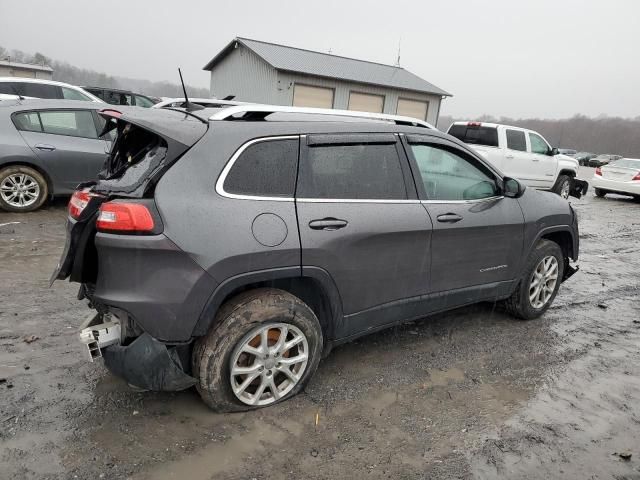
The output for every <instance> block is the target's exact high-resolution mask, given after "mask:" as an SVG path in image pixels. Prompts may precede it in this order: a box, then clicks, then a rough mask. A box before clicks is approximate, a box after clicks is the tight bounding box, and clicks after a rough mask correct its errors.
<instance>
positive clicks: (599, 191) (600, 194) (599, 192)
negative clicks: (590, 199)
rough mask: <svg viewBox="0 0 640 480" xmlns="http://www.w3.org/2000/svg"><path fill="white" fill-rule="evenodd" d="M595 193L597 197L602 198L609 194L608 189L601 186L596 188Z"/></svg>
mask: <svg viewBox="0 0 640 480" xmlns="http://www.w3.org/2000/svg"><path fill="white" fill-rule="evenodd" d="M595 194H596V197H600V198H602V197H604V196H605V195H606V194H607V191H606V190H602V189H601V188H596V189H595Z"/></svg>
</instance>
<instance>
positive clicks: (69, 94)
mask: <svg viewBox="0 0 640 480" xmlns="http://www.w3.org/2000/svg"><path fill="white" fill-rule="evenodd" d="M0 93H4V94H7V95H18V96H21V97H31V98H44V99H60V100H84V101H89V102H98V103H102V100H100V99H99V98H98V97H95V96H93V95H92V94H90V93H89V92H86V91H84V90H83V89H82V88H80V87H76V86H75V85H69V84H68V83H62V82H54V81H53V80H42V79H36V78H19V77H0Z"/></svg>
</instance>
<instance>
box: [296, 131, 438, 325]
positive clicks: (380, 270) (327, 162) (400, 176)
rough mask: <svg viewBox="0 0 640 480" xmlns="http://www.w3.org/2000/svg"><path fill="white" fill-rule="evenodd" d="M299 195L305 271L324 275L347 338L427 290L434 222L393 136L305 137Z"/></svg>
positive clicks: (386, 319)
mask: <svg viewBox="0 0 640 480" xmlns="http://www.w3.org/2000/svg"><path fill="white" fill-rule="evenodd" d="M302 143H303V146H302V149H301V156H300V168H299V174H298V186H297V192H296V206H297V211H298V222H299V229H300V239H301V245H302V265H303V266H304V267H307V266H315V267H320V268H322V269H324V270H326V271H327V272H328V273H329V274H330V275H331V277H332V278H333V280H334V282H335V283H336V285H337V287H338V290H339V292H340V295H341V297H342V308H343V313H344V314H345V325H343V327H342V328H341V329H339V330H340V333H339V335H340V336H348V335H350V334H353V333H357V332H361V331H364V330H367V329H369V328H375V327H376V326H379V325H380V324H384V323H388V322H391V321H393V320H394V318H391V317H389V316H385V315H369V314H368V313H367V312H371V311H376V312H378V313H380V312H383V311H385V310H386V309H387V307H390V306H392V305H393V302H402V301H404V300H405V299H411V298H413V297H416V296H419V295H423V294H425V293H426V292H427V291H428V288H429V263H430V253H429V248H430V241H431V228H432V227H431V221H430V219H429V216H428V215H427V213H426V211H425V210H424V208H423V207H422V205H420V202H419V201H418V200H417V197H416V191H415V186H414V185H413V180H412V179H411V174H410V171H409V169H408V164H407V162H406V158H405V157H404V151H403V150H402V148H401V146H400V144H399V143H398V136H397V135H394V134H391V133H384V134H358V135H352V134H346V135H345V134H340V135H309V136H307V137H305V138H304V139H303V142H302Z"/></svg>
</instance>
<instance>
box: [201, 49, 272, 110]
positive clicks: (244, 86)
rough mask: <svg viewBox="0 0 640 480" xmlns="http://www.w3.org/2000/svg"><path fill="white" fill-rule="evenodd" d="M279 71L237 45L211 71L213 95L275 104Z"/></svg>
mask: <svg viewBox="0 0 640 480" xmlns="http://www.w3.org/2000/svg"><path fill="white" fill-rule="evenodd" d="M276 82H277V72H276V71H275V69H273V68H272V67H271V66H270V65H269V64H268V63H266V62H265V61H264V60H262V59H261V58H260V57H258V56H257V55H256V54H255V53H253V52H252V51H251V50H249V49H247V48H246V47H243V46H242V45H240V46H238V48H236V49H235V50H234V51H233V52H231V53H230V54H229V55H227V56H226V57H225V58H224V59H222V61H221V62H220V63H219V64H218V65H216V66H215V68H214V69H213V70H212V71H211V87H210V93H211V95H212V96H215V97H216V98H224V97H226V96H228V95H235V96H236V98H235V99H234V100H239V101H243V102H256V103H269V104H274V103H276Z"/></svg>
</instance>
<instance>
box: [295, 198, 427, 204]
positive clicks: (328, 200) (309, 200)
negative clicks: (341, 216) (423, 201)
mask: <svg viewBox="0 0 640 480" xmlns="http://www.w3.org/2000/svg"><path fill="white" fill-rule="evenodd" d="M296 200H297V201H298V202H300V203H385V204H390V203H400V204H408V203H420V200H401V199H398V200H392V199H379V200H376V199H369V198H296Z"/></svg>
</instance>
